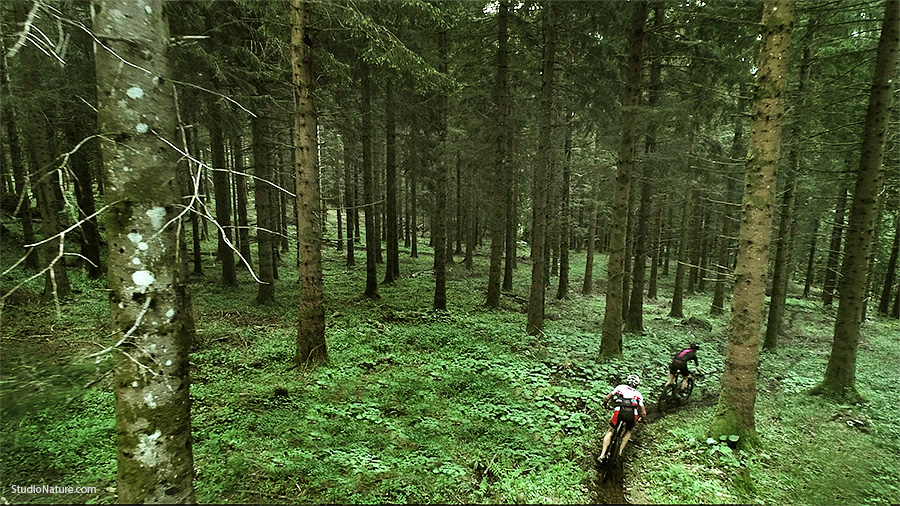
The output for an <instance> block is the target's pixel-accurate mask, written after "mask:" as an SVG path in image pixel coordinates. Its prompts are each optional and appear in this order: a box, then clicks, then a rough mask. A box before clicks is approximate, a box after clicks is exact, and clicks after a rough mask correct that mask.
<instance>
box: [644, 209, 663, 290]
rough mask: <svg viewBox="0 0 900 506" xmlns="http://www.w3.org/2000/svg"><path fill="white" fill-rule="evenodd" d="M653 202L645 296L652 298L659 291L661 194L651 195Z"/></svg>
mask: <svg viewBox="0 0 900 506" xmlns="http://www.w3.org/2000/svg"><path fill="white" fill-rule="evenodd" d="M651 199H652V204H653V223H652V224H651V229H650V238H649V239H650V277H649V278H648V280H647V298H648V299H651V300H654V299H656V297H657V295H658V293H659V261H660V250H661V249H662V243H661V239H662V234H661V231H662V230H661V228H662V206H663V199H662V195H659V194H657V195H656V196H655V197H651Z"/></svg>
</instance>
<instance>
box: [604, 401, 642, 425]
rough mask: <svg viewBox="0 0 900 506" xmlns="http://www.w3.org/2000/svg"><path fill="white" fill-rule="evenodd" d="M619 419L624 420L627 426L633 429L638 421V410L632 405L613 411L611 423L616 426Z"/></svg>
mask: <svg viewBox="0 0 900 506" xmlns="http://www.w3.org/2000/svg"><path fill="white" fill-rule="evenodd" d="M619 420H624V421H625V428H626V429H628V430H631V429H633V428H634V424H635V423H636V422H637V411H636V410H635V408H634V407H632V406H628V407H622V408H619V409H618V410H617V411H615V412H613V416H612V419H611V420H610V421H609V425H610V426H611V427H613V428H615V427H616V425H618V423H619Z"/></svg>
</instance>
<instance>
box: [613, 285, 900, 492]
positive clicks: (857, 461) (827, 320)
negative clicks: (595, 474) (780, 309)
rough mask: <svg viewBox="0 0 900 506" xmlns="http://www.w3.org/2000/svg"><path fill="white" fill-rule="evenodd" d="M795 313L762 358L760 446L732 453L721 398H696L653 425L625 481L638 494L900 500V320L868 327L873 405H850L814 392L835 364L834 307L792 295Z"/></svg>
mask: <svg viewBox="0 0 900 506" xmlns="http://www.w3.org/2000/svg"><path fill="white" fill-rule="evenodd" d="M695 300H700V299H695ZM792 311H793V312H794V314H793V317H792V316H791V313H792ZM788 313H789V315H788V320H789V321H792V322H793V324H792V325H789V326H787V328H786V334H787V335H786V336H784V337H783V338H782V339H781V342H780V343H779V347H778V350H777V351H776V352H774V353H770V352H764V353H762V355H761V357H760V366H759V382H758V389H757V397H756V416H755V420H756V428H757V431H758V433H759V435H760V437H761V440H762V444H761V446H759V447H757V448H755V449H753V450H752V451H744V450H732V448H731V446H734V445H733V444H732V445H729V442H728V441H727V440H725V441H714V440H710V439H708V438H707V434H706V431H707V429H708V427H709V425H710V421H711V420H712V416H713V414H714V411H715V404H714V400H713V402H709V403H703V402H697V403H691V404H689V405H687V406H685V407H683V408H681V410H679V411H677V412H675V413H671V414H667V415H666V416H665V417H663V418H662V419H660V420H658V421H657V422H656V423H654V424H650V425H648V426H647V427H645V430H644V431H643V434H642V435H641V437H642V438H645V439H646V441H645V444H642V445H641V452H640V456H639V457H636V458H634V459H633V460H632V462H631V464H632V467H631V470H630V473H629V475H628V479H627V482H626V486H628V487H630V488H631V489H632V491H633V494H632V500H634V501H636V502H647V503H661V504H683V503H702V504H721V503H744V504H797V505H807V504H809V505H818V504H896V503H897V502H898V501H900V486H898V483H900V465H898V462H900V413H898V411H897V392H898V391H900V375H898V374H897V364H898V363H900V351H898V344H900V325H898V322H897V321H896V320H889V319H885V318H881V317H872V316H871V315H870V318H869V320H868V321H867V322H866V324H865V325H864V326H863V335H862V342H861V344H860V351H859V358H858V362H857V383H856V386H857V388H858V389H859V391H860V393H861V394H862V395H863V397H865V398H866V402H865V403H864V404H861V405H853V406H851V405H841V404H836V403H833V402H830V401H829V400H827V399H823V398H822V397H818V396H810V395H808V391H809V389H810V388H811V387H813V386H815V385H816V384H817V383H818V381H820V380H821V378H822V374H823V373H824V369H825V363H826V362H827V360H828V354H829V353H830V350H831V342H830V341H831V335H830V332H833V331H832V328H833V327H832V325H833V318H834V315H833V313H831V314H829V313H828V312H826V311H825V310H823V309H822V307H821V303H817V302H813V301H804V300H794V299H789V301H788ZM692 399H693V398H692ZM734 437H736V436H734Z"/></svg>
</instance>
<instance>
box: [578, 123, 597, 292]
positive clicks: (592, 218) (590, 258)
mask: <svg viewBox="0 0 900 506" xmlns="http://www.w3.org/2000/svg"><path fill="white" fill-rule="evenodd" d="M588 174H589V175H590V181H591V196H590V199H589V200H588V220H589V221H588V238H587V248H586V249H587V253H586V259H585V264H584V283H583V284H582V285H581V294H582V295H590V294H591V292H593V286H594V250H595V249H596V244H597V207H598V205H597V203H598V202H599V200H600V134H599V132H598V133H596V134H595V136H594V165H593V167H591V168H590V169H588Z"/></svg>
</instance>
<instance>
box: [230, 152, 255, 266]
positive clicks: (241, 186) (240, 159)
mask: <svg viewBox="0 0 900 506" xmlns="http://www.w3.org/2000/svg"><path fill="white" fill-rule="evenodd" d="M242 144H243V139H241V137H240V136H235V137H234V138H233V139H232V142H231V146H232V151H233V152H234V186H235V193H237V199H235V200H236V201H237V220H236V221H237V227H238V228H237V234H236V235H237V237H238V238H239V239H240V240H239V241H238V243H239V244H240V252H241V257H243V259H242V260H241V265H242V266H244V268H246V269H247V270H250V269H251V266H252V265H253V263H252V258H251V254H250V226H249V225H248V222H247V177H246V176H244V147H243V145H242Z"/></svg>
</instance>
